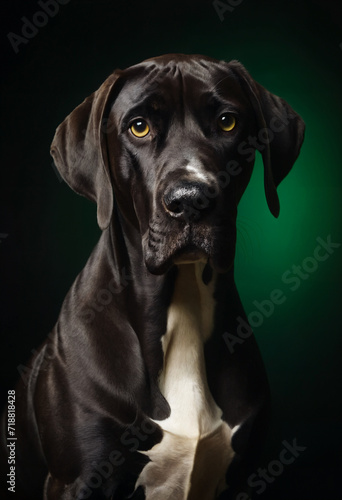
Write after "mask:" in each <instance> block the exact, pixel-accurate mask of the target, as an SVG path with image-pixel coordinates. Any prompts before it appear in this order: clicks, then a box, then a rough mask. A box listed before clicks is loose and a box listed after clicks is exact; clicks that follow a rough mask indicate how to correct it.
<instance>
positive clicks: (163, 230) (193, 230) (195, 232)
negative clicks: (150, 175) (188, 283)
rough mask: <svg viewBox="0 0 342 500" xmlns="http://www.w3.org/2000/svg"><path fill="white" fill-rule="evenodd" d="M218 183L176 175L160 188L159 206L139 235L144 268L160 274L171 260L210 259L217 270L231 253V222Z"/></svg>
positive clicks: (225, 265) (226, 264)
mask: <svg viewBox="0 0 342 500" xmlns="http://www.w3.org/2000/svg"><path fill="white" fill-rule="evenodd" d="M222 197H223V193H222V191H221V190H220V189H219V187H218V185H217V184H216V183H215V182H212V181H211V180H208V182H202V181H197V180H196V181H190V180H186V179H179V180H176V182H173V183H170V184H169V185H168V186H166V187H165V189H164V190H163V195H161V198H160V200H159V204H158V206H159V209H157V211H156V213H155V215H154V216H153V217H152V219H151V221H150V224H149V229H148V231H147V232H146V233H145V235H144V237H143V248H144V254H145V263H146V267H147V269H148V270H149V271H150V272H151V273H153V274H163V273H164V272H166V271H167V270H168V269H169V268H170V267H171V266H172V265H173V264H176V265H178V264H185V263H191V262H198V261H202V262H210V264H211V265H212V267H213V268H214V269H216V270H217V271H219V272H225V271H226V270H227V269H228V268H229V267H230V265H231V263H232V260H233V257H234V253H235V236H236V232H235V224H234V221H232V219H231V216H230V214H229V215H227V213H226V212H227V209H225V208H224V203H223V202H222Z"/></svg>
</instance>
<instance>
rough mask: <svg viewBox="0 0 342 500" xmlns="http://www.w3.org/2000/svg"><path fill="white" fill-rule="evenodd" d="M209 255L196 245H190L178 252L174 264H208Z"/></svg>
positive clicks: (174, 257)
mask: <svg viewBox="0 0 342 500" xmlns="http://www.w3.org/2000/svg"><path fill="white" fill-rule="evenodd" d="M208 257H209V256H208V254H207V253H206V252H205V251H204V250H202V249H201V248H198V247H196V246H195V245H188V246H187V247H185V248H181V249H179V250H177V251H176V253H175V254H174V256H173V258H172V260H173V263H174V264H177V265H178V264H191V263H193V262H207V260H208Z"/></svg>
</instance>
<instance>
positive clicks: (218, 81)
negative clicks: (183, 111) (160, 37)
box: [115, 57, 248, 112]
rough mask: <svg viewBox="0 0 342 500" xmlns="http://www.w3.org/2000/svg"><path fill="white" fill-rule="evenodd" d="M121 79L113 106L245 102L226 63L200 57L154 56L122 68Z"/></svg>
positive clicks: (163, 105)
mask: <svg viewBox="0 0 342 500" xmlns="http://www.w3.org/2000/svg"><path fill="white" fill-rule="evenodd" d="M122 79H123V81H124V83H123V87H122V90H121V92H120V96H119V99H118V102H117V105H116V106H115V107H116V108H119V109H120V110H121V111H122V112H124V111H127V110H128V109H130V108H134V107H135V106H142V105H149V106H151V107H155V108H156V109H157V108H163V107H165V108H170V107H171V108H174V110H176V109H177V107H178V106H180V105H183V106H186V107H190V108H191V107H195V108H197V107H201V106H203V105H205V104H208V103H209V104H210V103H212V104H213V105H215V104H216V105H217V106H220V105H224V103H225V102H229V103H230V104H234V103H236V104H237V105H238V104H239V105H241V104H247V102H248V99H247V97H246V96H245V94H244V92H243V90H242V89H241V85H240V84H239V82H238V79H237V77H236V75H235V73H234V72H233V71H232V70H231V69H230V68H229V65H228V64H227V63H225V62H223V61H216V60H214V59H209V58H208V59H206V58H200V57H191V58H190V57H187V58H184V59H179V58H175V59H172V58H169V59H166V60H165V58H155V59H150V60H147V61H144V62H143V63H140V64H138V65H136V66H132V67H130V68H128V69H126V70H124V71H123V72H122Z"/></svg>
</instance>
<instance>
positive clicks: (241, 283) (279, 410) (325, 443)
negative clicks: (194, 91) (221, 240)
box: [0, 0, 342, 500]
mask: <svg viewBox="0 0 342 500" xmlns="http://www.w3.org/2000/svg"><path fill="white" fill-rule="evenodd" d="M222 3H225V4H226V5H228V4H229V2H228V1H226V2H224V1H223V0H222ZM236 3H237V2H236V1H235V4H236ZM4 4H7V17H4V18H3V19H2V24H3V26H2V35H3V36H2V40H3V42H4V46H5V47H4V51H3V63H2V67H3V68H4V69H5V71H4V81H3V83H2V92H1V95H2V101H3V102H2V110H3V113H4V118H3V122H4V123H6V127H5V130H4V134H5V135H4V137H3V141H4V143H3V155H4V161H3V164H2V165H3V166H2V174H3V175H4V176H5V182H4V183H3V184H2V189H3V194H2V197H1V205H2V208H3V210H4V217H3V218H2V219H1V225H0V233H1V234H3V235H5V234H6V235H8V236H6V237H4V236H2V239H1V245H0V266H1V272H2V280H1V285H2V293H3V298H2V306H3V309H2V314H1V317H2V323H3V324H4V335H3V337H2V339H3V349H2V355H1V366H2V382H1V390H2V395H3V396H4V394H5V393H6V391H7V389H8V388H10V387H11V386H12V385H13V383H14V381H15V379H16V378H17V372H16V368H15V367H16V366H17V365H18V364H19V363H24V362H25V360H26V359H27V357H28V356H29V353H30V351H31V349H33V348H34V347H36V346H37V345H38V344H39V343H40V342H41V340H42V339H43V338H44V337H45V336H46V334H47V333H48V331H49V329H50V328H51V327H52V325H53V324H54V322H55V320H56V318H57V314H58V311H59V307H60V304H61V301H62V300H63V297H64V295H65V293H66V292H67V290H68V288H69V286H70V284H71V283H72V281H73V279H74V277H75V276H76V275H77V273H78V272H79V270H80V269H81V268H82V267H83V265H84V263H85V261H86V259H87V257H88V255H89V253H90V251H91V249H92V247H93V246H94V244H95V242H96V241H97V239H98V236H99V229H98V228H97V226H96V210H95V206H94V205H92V204H91V203H89V202H88V201H87V200H85V199H82V198H81V197H77V196H76V195H75V194H74V193H72V192H71V190H70V189H69V188H68V187H67V186H66V185H65V183H63V182H59V180H58V177H57V175H56V174H55V172H54V170H53V168H52V166H51V159H50V156H49V145H50V142H51V139H52V137H53V134H54V129H55V127H56V126H57V125H58V124H59V123H60V122H61V121H62V120H63V119H64V117H65V116H66V115H67V114H68V113H69V112H70V111H71V110H72V109H73V108H74V107H75V106H76V105H77V104H79V103H80V102H81V101H82V100H83V99H84V98H85V97H86V96H87V95H89V94H90V93H91V92H92V91H93V90H95V89H96V88H98V86H99V85H100V84H101V83H102V81H103V80H104V79H105V77H106V76H107V75H108V74H109V73H110V72H111V71H112V70H113V69H114V68H116V67H126V66H129V65H131V64H134V63H137V62H139V61H140V60H142V59H145V58H147V57H151V56H154V55H158V54H162V53H167V52H184V53H203V54H207V55H210V56H212V57H216V58H222V59H225V60H230V59H233V58H234V59H239V60H240V61H241V62H242V63H243V64H244V65H245V66H246V68H247V69H248V70H249V71H250V73H251V74H252V76H253V77H254V78H255V79H256V80H257V81H259V82H260V83H261V84H262V85H264V86H265V87H266V88H267V89H269V90H270V91H272V92H273V93H275V94H277V95H280V96H282V97H283V98H285V99H286V100H287V101H288V102H289V103H290V104H291V106H292V107H293V108H294V109H295V110H296V111H297V112H298V113H299V114H300V115H301V116H302V117H303V118H304V120H305V122H306V138H305V141H304V146H303V148H302V151H301V154H300V156H299V159H298V161H297V162H296V164H295V166H294V168H293V170H292V171H291V172H290V174H289V176H288V177H287V178H286V179H285V180H284V181H283V183H282V184H281V185H280V187H279V189H278V193H279V197H280V204H281V213H280V216H279V219H277V220H276V219H274V218H273V217H272V215H271V214H270V212H269V211H268V208H267V205H266V201H265V195H264V191H263V180H262V179H263V178H262V176H263V167H262V162H261V158H258V159H257V162H256V165H255V170H254V173H253V176H252V180H251V183H250V185H249V186H248V188H247V191H246V193H245V195H244V197H243V199H242V201H241V204H240V209H239V222H238V230H239V235H238V244H237V258H236V281H237V285H238V288H239V290H240V293H241V297H242V299H243V303H244V305H245V309H246V312H247V313H251V312H253V311H255V310H257V308H256V306H255V304H254V301H258V302H262V301H265V300H266V299H269V297H270V294H271V292H272V291H273V290H274V289H280V290H282V291H283V293H284V297H286V300H285V301H284V303H282V304H280V305H275V306H274V311H273V313H272V314H270V315H269V317H263V318H262V321H261V322H260V323H261V324H260V326H257V327H255V334H256V336H257V339H258V342H259V345H260V348H261V351H262V354H263V358H264V361H265V364H266V367H267V371H268V374H269V378H270V381H271V386H272V391H273V401H274V412H273V421H272V426H271V431H270V437H269V439H268V442H267V444H266V448H265V456H264V458H263V463H264V465H265V466H267V464H268V463H269V462H270V461H271V460H273V459H276V458H277V457H278V455H279V452H280V451H281V449H282V447H283V445H282V440H284V439H286V440H288V441H290V442H292V440H293V439H295V438H296V439H297V442H298V444H300V445H302V446H305V447H306V450H305V452H303V453H302V454H301V455H300V457H299V458H298V459H297V460H296V462H295V463H294V464H292V465H289V466H287V467H286V468H285V470H284V472H283V473H282V474H281V475H280V476H279V477H277V478H275V480H274V481H273V482H272V484H268V485H267V488H266V491H265V493H263V494H262V495H258V496H257V498H261V500H262V499H269V500H316V499H317V500H335V499H336V500H337V499H338V498H341V494H340V486H339V473H340V469H341V458H340V457H341V453H340V449H341V434H342V431H341V413H342V412H341V402H340V401H341V393H342V387H341V385H342V384H341V380H342V377H341V369H340V365H341V361H340V356H341V354H340V353H341V340H340V338H341V305H342V304H341V277H342V273H341V270H342V269H341V268H342V245H341V247H340V248H335V249H334V251H333V253H332V254H331V255H330V256H329V258H328V259H327V260H325V261H323V262H319V263H318V265H317V269H316V270H315V271H314V272H312V273H311V274H309V275H308V277H307V279H301V280H300V286H299V288H298V289H297V290H295V291H291V289H290V286H289V285H288V284H286V283H285V282H284V281H283V280H282V276H283V274H284V273H285V272H286V271H287V270H290V271H291V269H292V266H294V265H300V266H301V265H302V263H303V261H305V259H307V258H308V257H313V255H314V250H315V248H316V247H317V245H318V242H317V241H316V238H322V239H323V240H326V239H327V237H328V235H331V241H332V242H334V243H341V244H342V234H341V233H342V224H341V215H342V210H341V209H342V206H341V205H342V201H341V185H342V182H341V180H342V168H341V167H342V162H341V158H342V154H341V149H342V140H341V137H342V135H341V132H342V130H341V116H342V103H341V97H340V96H341V74H342V45H341V43H342V30H341V13H340V12H341V11H340V9H339V6H338V2H334V1H331V0H330V1H326V2H323V1H319V0H303V1H301V2H296V1H294V0H287V1H285V0H281V1H270V0H267V1H263V2H259V1H256V0H242V1H241V2H240V4H239V5H236V7H235V8H232V9H231V11H226V12H225V14H224V18H223V20H222V21H221V20H220V18H219V16H218V14H217V12H215V8H214V6H213V3H212V2H211V1H203V0H202V1H195V2H192V1H186V0H183V1H178V0H175V1H173V2H165V3H163V2H161V1H159V2H156V1H145V2H138V1H135V0H134V1H132V2H126V1H123V0H122V1H116V2H113V1H110V0H101V1H98V2H96V1H93V2H91V1H81V0H71V1H70V3H68V4H66V5H61V6H60V11H59V13H58V14H57V15H56V16H55V17H54V18H52V19H50V20H49V22H48V23H47V25H46V26H44V27H42V28H40V29H39V30H38V33H37V34H36V35H35V36H34V37H33V38H32V39H30V40H28V43H27V44H24V43H23V44H21V45H19V53H18V54H15V53H14V51H13V49H12V47H11V45H10V43H9V41H8V39H7V37H6V35H7V33H8V32H15V33H17V34H20V33H21V29H22V21H21V17H22V16H26V17H27V18H28V19H32V16H33V15H34V13H35V12H36V11H37V9H38V7H37V3H36V2H35V1H25V2H24V1H18V2H10V1H6V2H4ZM291 272H292V271H291Z"/></svg>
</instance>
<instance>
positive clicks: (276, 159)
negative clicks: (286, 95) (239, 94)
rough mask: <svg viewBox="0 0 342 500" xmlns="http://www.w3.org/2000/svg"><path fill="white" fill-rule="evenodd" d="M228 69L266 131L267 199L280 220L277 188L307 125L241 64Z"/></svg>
mask: <svg viewBox="0 0 342 500" xmlns="http://www.w3.org/2000/svg"><path fill="white" fill-rule="evenodd" d="M228 67H229V68H230V70H232V71H233V72H234V73H235V75H236V76H237V78H238V79H239V81H240V83H241V85H242V87H243V88H244V89H245V91H246V93H247V95H248V97H249V99H250V101H251V103H252V106H253V108H254V111H255V116H256V119H257V126H258V132H259V133H261V132H264V137H265V136H266V140H265V139H264V142H263V144H262V145H261V149H260V152H261V154H262V157H263V162H264V185H265V193H266V200H267V204H268V206H269V209H270V211H271V213H272V214H273V215H274V216H275V217H278V215H279V198H278V194H277V189H276V188H277V186H278V185H279V183H280V182H281V181H282V180H283V179H284V178H285V176H286V175H287V174H288V173H289V171H290V170H291V168H292V166H293V164H294V162H295V161H296V159H297V157H298V155H299V151H300V148H301V146H302V143H303V139H304V130H305V124H304V121H303V120H302V118H301V117H300V116H299V115H298V114H297V113H296V112H295V111H294V110H293V109H292V108H291V106H290V105H289V104H288V103H287V102H286V101H284V99H281V98H280V97H278V96H276V95H274V94H271V92H269V91H268V90H266V89H265V88H264V87H262V86H261V85H260V84H259V83H257V82H256V81H255V80H254V79H253V78H252V77H251V76H250V74H249V73H248V72H247V70H246V69H245V68H244V66H242V64H240V63H239V62H238V61H231V62H230V63H228Z"/></svg>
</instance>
